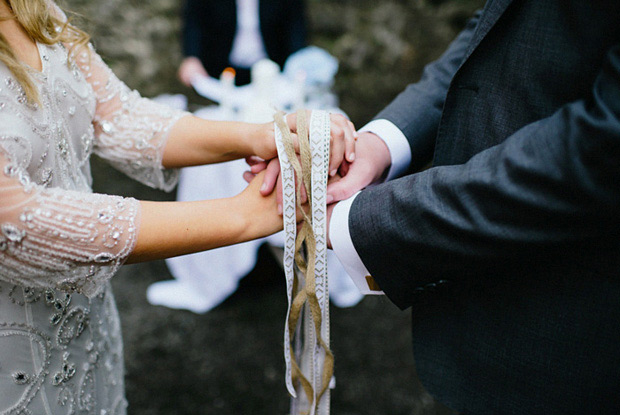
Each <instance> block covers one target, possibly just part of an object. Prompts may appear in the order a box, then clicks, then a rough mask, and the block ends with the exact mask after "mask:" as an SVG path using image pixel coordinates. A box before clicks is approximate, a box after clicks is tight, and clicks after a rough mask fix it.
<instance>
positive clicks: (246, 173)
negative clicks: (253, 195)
mask: <svg viewBox="0 0 620 415" xmlns="http://www.w3.org/2000/svg"><path fill="white" fill-rule="evenodd" d="M254 177H256V175H255V174H252V173H251V172H249V171H244V172H243V180H245V181H246V182H248V183H250V182H251V181H252V180H253V179H254Z"/></svg>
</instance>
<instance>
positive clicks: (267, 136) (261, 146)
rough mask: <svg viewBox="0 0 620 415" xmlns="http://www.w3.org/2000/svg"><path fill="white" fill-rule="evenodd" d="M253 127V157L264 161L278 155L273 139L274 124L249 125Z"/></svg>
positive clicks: (251, 141) (251, 142)
mask: <svg viewBox="0 0 620 415" xmlns="http://www.w3.org/2000/svg"><path fill="white" fill-rule="evenodd" d="M249 125H251V126H252V127H251V133H250V134H249V136H250V137H251V140H250V146H251V149H250V152H251V154H249V155H251V156H258V157H261V158H263V159H266V160H268V159H271V158H273V157H275V155H276V144H275V140H274V138H273V123H263V124H249Z"/></svg>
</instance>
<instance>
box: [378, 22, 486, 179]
mask: <svg viewBox="0 0 620 415" xmlns="http://www.w3.org/2000/svg"><path fill="white" fill-rule="evenodd" d="M480 14H481V12H480V11H479V12H477V13H476V14H475V15H474V17H473V18H472V19H471V20H470V21H469V22H468V23H467V25H466V26H465V29H463V31H462V32H461V33H460V34H459V35H458V36H457V37H456V39H455V40H454V41H453V42H452V43H451V44H450V46H449V47H448V49H447V50H446V51H445V52H444V54H443V55H442V56H441V57H440V58H439V59H438V60H437V61H435V62H433V63H430V64H429V65H427V66H426V67H425V68H424V72H423V73H422V78H421V79H420V81H419V82H417V83H415V84H410V85H409V86H407V88H406V89H405V90H404V91H403V92H401V93H400V94H399V95H398V96H397V97H396V98H395V99H394V100H393V101H392V102H391V103H390V104H389V105H388V106H387V107H386V108H384V109H383V110H382V111H381V112H380V113H379V114H378V115H377V116H376V117H375V119H385V120H388V121H390V122H392V123H393V124H394V125H395V126H396V127H398V128H399V129H400V130H401V131H402V132H403V134H404V135H405V137H406V138H407V140H408V141H409V146H410V148H411V153H412V157H411V166H410V167H411V168H412V169H413V170H418V169H419V168H421V167H423V166H424V165H426V164H427V163H428V162H429V161H430V159H431V156H432V154H433V149H434V147H435V137H436V135H437V128H438V126H439V121H440V119H441V111H442V109H443V104H444V101H445V98H446V95H447V92H448V87H449V86H450V82H451V81H452V78H453V76H454V74H455V73H456V71H457V70H458V68H459V67H460V65H461V63H462V62H463V59H464V57H465V53H466V52H467V48H468V46H469V42H470V40H471V38H472V36H473V34H474V32H475V30H476V27H477V24H478V20H479V17H480Z"/></svg>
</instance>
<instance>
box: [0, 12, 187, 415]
mask: <svg viewBox="0 0 620 415" xmlns="http://www.w3.org/2000/svg"><path fill="white" fill-rule="evenodd" d="M50 4H51V5H52V6H54V4H53V3H52V2H50ZM38 49H39V54H40V57H41V63H42V70H41V71H40V72H35V71H33V72H32V76H33V79H34V81H35V84H36V85H37V88H38V92H39V95H40V103H38V104H34V103H32V102H30V101H29V100H28V98H27V97H26V94H25V92H24V90H23V88H22V87H21V86H20V84H19V83H18V82H17V81H16V80H15V78H14V77H13V76H12V74H11V73H10V71H9V70H8V69H7V68H6V67H5V66H4V65H3V64H0V391H1V392H0V415H2V414H26V415H30V414H32V415H35V414H36V415H38V414H48V415H51V414H53V415H56V414H78V415H81V414H88V415H91V414H92V415H104V414H105V415H124V414H125V413H126V401H125V398H124V386H123V355H122V341H121V332H120V322H119V318H118V313H117V310H116V305H115V302H114V297H113V295H112V293H111V290H110V284H109V282H108V280H109V278H111V277H112V276H113V275H114V274H115V273H116V272H117V270H118V268H119V267H120V266H121V264H122V263H123V262H124V261H125V259H126V258H127V256H128V255H129V253H130V252H131V250H132V249H133V246H134V244H135V241H136V235H137V232H138V225H139V215H140V205H139V203H138V201H136V200H135V199H132V198H122V197H118V196H109V195H100V194H93V193H92V188H91V186H92V178H91V172H90V164H89V160H90V156H91V155H92V154H93V153H97V154H98V155H99V156H101V157H102V158H104V159H106V160H108V161H109V162H110V163H111V164H112V165H113V166H115V167H116V168H118V169H120V170H121V171H123V172H124V173H126V174H128V175H129V176H131V177H132V178H134V179H136V180H139V181H141V182H143V183H145V184H148V185H150V186H154V187H159V188H162V189H170V188H172V187H173V186H174V185H175V180H176V172H175V171H168V170H166V169H164V168H163V167H162V154H163V149H164V147H165V144H166V140H167V137H168V134H169V132H170V130H171V128H172V126H173V125H174V124H175V123H176V121H178V120H179V119H180V118H181V117H183V116H185V115H186V113H184V112H180V111H175V110H171V109H169V108H167V107H164V106H161V105H158V104H155V103H153V102H151V101H149V100H146V99H144V98H142V97H140V95H139V94H138V93H137V92H135V91H131V90H130V89H129V88H127V86H125V85H124V84H123V83H122V82H121V81H119V80H118V79H117V78H116V77H115V76H114V75H113V74H112V72H111V71H110V70H109V68H108V67H107V66H106V65H105V64H104V62H103V61H102V60H101V58H100V57H99V56H98V55H97V54H96V53H95V51H94V50H93V49H92V47H91V48H90V50H89V51H87V52H85V51H79V52H77V53H78V55H77V56H71V57H70V58H69V57H68V54H69V51H70V50H71V46H70V45H62V44H57V45H51V46H47V45H42V44H39V45H38ZM67 62H69V64H67Z"/></svg>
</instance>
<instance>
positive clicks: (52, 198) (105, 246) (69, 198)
mask: <svg viewBox="0 0 620 415" xmlns="http://www.w3.org/2000/svg"><path fill="white" fill-rule="evenodd" d="M19 144H20V140H19V139H18V138H13V139H12V138H6V137H2V139H1V140H0V279H1V280H3V281H7V282H10V283H14V284H20V285H24V286H27V287H39V288H52V289H59V290H62V291H68V292H79V293H82V294H85V295H87V296H93V295H95V294H97V293H98V292H99V291H100V289H101V288H102V287H103V285H104V283H105V282H106V281H107V280H108V279H109V278H110V277H112V275H114V274H115V272H116V271H117V269H118V267H120V265H121V264H122V263H123V262H124V261H125V259H126V258H127V256H128V255H129V253H130V252H131V250H132V249H133V247H134V244H135V240H136V234H137V225H138V224H137V221H138V219H139V212H140V207H139V204H138V201H137V200H135V199H131V198H122V197H118V196H107V195H99V194H92V193H83V192H76V191H69V190H62V189H59V188H50V189H48V188H44V187H42V186H39V185H36V184H34V183H32V182H31V181H30V178H29V176H28V174H27V173H26V170H25V168H24V166H21V165H20V163H19V161H17V160H24V159H25V158H16V157H14V156H15V154H17V153H18V151H12V150H14V149H15V147H18V146H19ZM11 147H13V148H11ZM17 150H19V149H17Z"/></svg>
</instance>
